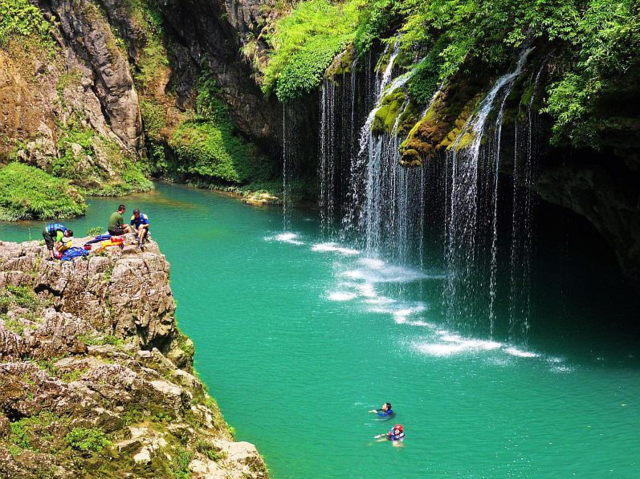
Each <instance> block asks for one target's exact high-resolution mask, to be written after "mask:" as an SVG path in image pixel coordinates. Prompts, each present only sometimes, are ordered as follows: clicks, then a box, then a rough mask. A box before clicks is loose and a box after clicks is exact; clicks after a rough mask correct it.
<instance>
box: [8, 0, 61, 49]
mask: <svg viewBox="0 0 640 479" xmlns="http://www.w3.org/2000/svg"><path fill="white" fill-rule="evenodd" d="M51 33H52V26H51V24H50V23H49V22H48V21H47V20H46V19H45V18H44V16H43V15H42V12H41V11H40V9H39V8H38V7H36V6H34V5H33V4H32V3H31V2H30V1H29V0H3V1H1V2H0V47H2V46H4V45H6V44H7V43H8V42H9V40H10V39H11V38H14V37H15V36H22V37H31V38H35V39H37V40H38V42H39V43H40V45H41V46H42V47H44V48H53V47H54V46H55V42H54V41H53V37H52V35H51Z"/></svg>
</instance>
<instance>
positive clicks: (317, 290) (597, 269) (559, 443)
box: [0, 184, 640, 479]
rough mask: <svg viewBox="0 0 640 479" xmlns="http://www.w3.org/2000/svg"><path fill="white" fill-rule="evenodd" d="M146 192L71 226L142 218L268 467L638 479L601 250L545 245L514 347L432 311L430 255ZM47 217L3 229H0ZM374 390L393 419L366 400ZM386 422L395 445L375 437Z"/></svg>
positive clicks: (235, 205)
mask: <svg viewBox="0 0 640 479" xmlns="http://www.w3.org/2000/svg"><path fill="white" fill-rule="evenodd" d="M156 186H157V191H156V192H153V193H148V194H144V195H135V196H131V197H127V198H120V199H99V198H90V200H89V201H90V207H89V209H88V212H87V216H86V217H83V218H79V219H75V220H71V221H68V222H67V224H68V225H69V226H70V227H72V228H73V229H75V230H76V236H81V235H82V234H84V233H85V232H86V231H87V230H88V229H89V228H91V227H94V226H98V225H102V226H106V223H107V220H108V216H109V214H110V213H111V212H112V211H113V210H115V207H116V205H117V204H119V203H120V202H124V203H125V204H126V205H127V207H128V213H130V212H131V210H132V209H133V208H135V207H139V208H141V209H142V211H143V212H144V213H147V214H148V215H149V217H150V220H151V224H152V227H151V233H152V236H153V238H154V239H155V240H157V241H158V242H159V243H160V246H161V248H162V251H163V252H164V253H165V254H166V256H167V258H168V259H169V261H170V262H171V265H172V269H171V285H172V288H173V292H174V294H175V297H176V299H177V301H178V310H177V318H178V321H179V324H180V327H181V328H182V330H183V331H184V332H185V333H186V334H188V335H189V336H190V337H191V338H192V339H193V341H194V342H195V345H196V351H197V352H196V367H197V369H198V371H199V373H200V375H201V377H202V379H203V380H204V381H205V382H206V383H207V384H208V385H209V386H210V389H211V393H212V395H213V396H214V397H215V398H216V399H217V400H218V402H219V404H220V406H221V408H222V411H223V413H224V415H225V417H226V419H227V420H228V421H229V423H230V424H232V425H233V426H234V427H235V429H236V431H237V437H238V439H240V440H247V441H250V442H253V443H255V444H256V445H257V446H258V448H259V450H260V452H261V453H262V454H263V455H264V457H265V459H266V461H267V464H268V466H269V468H270V471H271V473H272V475H273V477H274V478H275V479H307V478H309V479H314V478H333V477H342V478H388V477H392V476H394V477H402V478H423V477H443V476H446V477H450V476H456V477H573V476H576V477H594V478H598V477H620V478H631V477H640V360H639V359H640V351H638V341H637V335H634V334H627V332H626V331H625V330H624V327H622V326H618V324H624V320H628V319H636V320H637V315H638V312H637V309H636V306H637V304H636V305H634V304H633V299H632V298H633V297H632V295H631V294H630V293H628V292H626V290H625V288H624V286H622V284H621V280H620V277H619V275H618V273H617V272H616V270H615V267H614V266H612V265H611V264H610V262H599V261H597V260H594V259H593V257H589V256H588V255H586V254H583V253H584V251H581V252H580V253H579V254H571V252H567V246H566V245H562V244H561V245H548V247H542V248H540V250H541V252H539V253H538V256H537V257H536V258H534V259H535V265H536V268H535V270H536V273H535V274H536V276H535V277H534V278H532V282H533V283H534V289H533V293H532V294H533V296H532V304H533V307H532V315H531V319H530V332H529V335H528V341H527V342H526V344H519V343H517V342H514V343H512V342H509V340H508V339H504V338H493V339H491V338H488V337H487V335H483V334H482V333H479V334H473V335H472V334H469V333H467V335H465V334H464V333H463V332H462V331H461V330H460V328H458V327H456V326H451V325H448V324H447V323H446V322H445V321H444V319H443V314H442V302H443V299H442V291H443V284H442V283H443V278H444V277H445V275H444V273H443V271H441V270H439V267H438V266H437V261H435V260H434V261H433V264H430V261H429V259H428V258H433V257H436V258H437V257H438V256H439V255H440V251H439V250H438V251H436V250H431V251H427V253H428V254H427V255H426V257H427V260H426V261H425V262H424V266H423V269H422V270H421V269H419V268H413V267H410V266H409V267H407V266H403V267H400V266H396V265H393V264H390V263H388V262H385V261H384V260H383V259H380V258H365V257H364V254H363V253H361V252H360V251H358V250H356V249H352V247H351V246H350V245H348V244H346V245H344V244H343V245H336V244H327V243H323V242H322V241H321V240H320V226H319V222H318V219H317V218H316V217H315V216H314V215H313V214H312V213H305V212H294V213H293V214H292V217H291V228H290V231H291V233H289V234H284V235H283V234H282V214H281V212H280V211H279V210H277V209H256V208H252V207H247V206H245V205H242V204H241V203H240V202H238V201H237V200H234V199H230V198H226V197H224V196H220V195H218V194H215V193H211V192H207V191H199V190H194V189H190V188H186V187H180V186H173V185H166V184H158V185H156ZM42 227H43V224H42V223H29V222H24V223H19V224H7V223H0V239H2V240H16V241H18V240H27V239H41V235H40V231H41V230H42ZM569 249H570V248H569ZM596 256H597V255H596ZM536 285H538V286H537V287H535V286H536ZM385 401H391V402H392V403H393V406H394V409H395V410H396V412H397V415H396V417H395V418H394V419H392V420H391V421H390V422H383V421H378V420H376V419H375V417H373V415H371V414H368V412H367V411H368V410H369V409H372V408H373V407H377V406H379V405H380V404H382V403H383V402H385ZM392 423H401V424H403V425H404V427H405V430H406V434H407V435H406V440H405V441H404V443H403V444H402V447H393V446H392V445H391V444H390V443H388V442H383V443H379V442H376V441H374V440H373V436H374V435H376V434H380V433H383V432H386V431H387V430H388V429H389V428H390V426H391V425H392Z"/></svg>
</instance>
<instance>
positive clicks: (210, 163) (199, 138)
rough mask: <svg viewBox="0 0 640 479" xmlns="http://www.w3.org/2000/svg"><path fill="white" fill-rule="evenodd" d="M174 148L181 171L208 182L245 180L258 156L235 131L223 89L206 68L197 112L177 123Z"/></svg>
mask: <svg viewBox="0 0 640 479" xmlns="http://www.w3.org/2000/svg"><path fill="white" fill-rule="evenodd" d="M171 147H172V148H173V150H174V152H175V153H176V156H177V160H178V164H177V165H176V169H177V172H178V173H181V174H184V175H187V176H191V177H199V178H202V179H205V180H209V181H211V180H222V181H224V182H227V183H243V182H245V181H246V180H247V179H248V178H249V175H250V174H251V172H252V165H251V163H252V162H253V161H254V159H255V152H254V148H253V146H252V145H251V144H250V143H248V142H246V141H245V140H244V139H242V138H240V137H239V136H237V135H236V134H235V129H234V127H233V124H232V123H231V121H230V120H229V115H228V111H227V107H226V105H225V104H224V102H223V101H222V100H221V99H220V90H219V88H218V86H217V84H216V83H215V80H214V79H213V77H212V76H211V75H210V74H209V73H208V72H206V71H205V72H204V73H203V74H202V76H201V78H200V81H199V90H198V97H197V101H196V115H195V116H193V117H192V118H190V119H188V120H186V121H183V122H182V123H181V124H180V125H179V126H178V128H177V129H176V131H175V132H174V134H173V138H172V139H171Z"/></svg>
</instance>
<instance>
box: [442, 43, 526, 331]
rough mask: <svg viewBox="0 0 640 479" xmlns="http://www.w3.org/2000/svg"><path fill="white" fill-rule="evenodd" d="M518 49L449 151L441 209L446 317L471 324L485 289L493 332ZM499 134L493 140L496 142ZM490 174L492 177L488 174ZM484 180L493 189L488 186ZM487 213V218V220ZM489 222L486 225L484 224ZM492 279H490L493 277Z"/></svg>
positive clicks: (520, 61) (523, 59)
mask: <svg viewBox="0 0 640 479" xmlns="http://www.w3.org/2000/svg"><path fill="white" fill-rule="evenodd" d="M530 52H531V50H530V49H525V50H523V52H522V53H521V54H520V57H519V59H518V62H517V65H516V68H515V69H514V71H512V72H510V73H508V74H506V75H504V76H502V77H500V78H499V79H498V80H497V81H496V83H495V84H494V85H493V87H492V88H491V90H490V91H489V93H488V94H487V95H486V97H485V98H484V99H483V100H482V102H481V103H480V106H479V109H478V112H477V113H475V114H474V115H473V116H472V117H471V118H469V120H468V121H467V123H466V124H465V125H464V127H463V128H462V130H461V132H460V134H459V135H458V137H457V139H456V141H455V142H454V143H453V145H452V146H451V147H450V148H449V150H448V151H447V165H448V170H449V171H448V172H447V175H448V177H447V180H446V194H447V195H448V201H447V211H446V213H445V215H446V218H445V222H446V223H445V248H446V251H445V261H446V264H447V270H448V280H447V284H446V286H445V289H444V301H445V305H446V316H447V320H448V321H450V322H453V321H456V322H464V323H465V324H469V323H470V322H472V321H470V320H471V319H472V318H476V317H477V316H476V315H474V314H473V312H474V311H475V309H476V308H477V306H478V304H477V303H478V302H479V300H480V298H481V297H482V295H483V292H485V291H487V290H488V291H489V296H490V299H489V304H490V305H489V307H488V308H489V310H490V312H489V314H488V316H489V317H490V329H491V332H493V319H494V303H495V294H496V284H495V277H496V274H497V263H496V261H497V234H498V232H497V228H498V223H497V221H498V220H497V213H498V206H497V201H498V198H497V191H498V167H499V156H500V141H499V137H500V134H501V124H502V112H503V108H504V102H505V100H506V98H507V97H508V95H509V93H510V91H511V87H512V86H513V83H514V81H515V79H516V78H517V77H518V75H520V73H522V70H523V68H524V65H525V62H526V59H527V56H528V55H529V53H530ZM497 98H500V99H501V100H500V112H499V113H498V115H497V117H496V123H495V130H494V131H495V136H494V141H493V142H492V141H490V142H489V145H488V148H482V140H483V137H484V136H485V132H486V130H487V119H488V117H489V114H490V113H491V111H492V109H493V107H494V103H495V102H496V99H497ZM496 138H497V141H496ZM491 176H493V178H491ZM487 179H490V180H492V181H490V182H489V183H490V184H491V185H492V186H493V188H487V181H486V180H487ZM479 213H480V214H482V213H488V214H489V215H490V218H491V221H489V222H487V221H486V214H485V215H482V216H480V217H479ZM487 225H490V226H487ZM487 228H489V229H490V237H491V242H490V245H491V246H490V247H489V248H488V249H489V251H487V248H485V244H484V243H485V242H484V241H483V232H484V231H485V230H486V229H487ZM486 256H489V258H490V259H489V263H490V269H492V270H493V271H492V272H490V278H489V281H488V284H487V281H486V279H485V278H484V276H481V275H479V274H478V273H479V272H481V270H480V265H481V264H482V263H483V260H484V258H485V257H486ZM492 278H493V279H492Z"/></svg>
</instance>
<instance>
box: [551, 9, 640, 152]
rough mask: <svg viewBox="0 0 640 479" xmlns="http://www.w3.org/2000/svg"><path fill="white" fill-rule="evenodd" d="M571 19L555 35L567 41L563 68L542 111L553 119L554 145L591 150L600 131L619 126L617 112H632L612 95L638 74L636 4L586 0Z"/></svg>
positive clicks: (630, 86)
mask: <svg viewBox="0 0 640 479" xmlns="http://www.w3.org/2000/svg"><path fill="white" fill-rule="evenodd" d="M573 19H574V21H575V22H576V23H575V26H574V27H573V28H571V29H566V30H561V31H559V32H558V33H557V35H558V36H562V37H563V38H564V39H566V40H567V42H568V43H569V45H570V49H569V51H570V52H571V54H570V55H569V57H570V61H568V62H567V63H568V65H569V68H567V70H566V71H565V72H564V73H563V74H562V75H561V76H560V78H559V79H557V80H556V81H555V82H554V83H553V84H552V85H551V87H550V88H549V98H548V104H547V108H546V110H545V111H546V112H548V113H550V114H551V115H552V116H553V117H554V118H555V119H556V122H555V125H554V127H553V133H554V136H553V138H552V141H553V142H554V143H556V144H559V143H562V142H565V141H568V142H570V143H572V144H573V145H575V146H591V147H595V148H597V147H598V145H599V144H600V142H601V138H600V136H601V135H600V133H601V131H602V130H604V129H605V128H607V127H614V126H620V125H616V122H617V121H619V120H617V119H616V117H617V116H618V115H622V114H624V113H627V114H628V115H629V116H630V117H635V116H636V115H637V112H635V111H626V112H625V110H626V108H625V105H623V104H622V102H621V101H620V99H619V98H616V97H619V96H621V94H624V92H625V90H628V89H631V90H633V89H635V88H637V87H636V85H637V82H638V80H639V78H640V72H639V71H638V70H639V64H640V57H639V54H638V51H639V50H638V49H639V48H640V5H639V4H638V3H637V2H635V1H633V0H621V1H618V2H614V3H611V2H608V1H605V0H591V1H590V2H588V7H587V8H586V9H585V10H584V11H580V12H579V16H578V12H575V14H574V16H573ZM565 55H566V54H565ZM607 103H610V104H609V105H607ZM618 104H619V105H620V108H619V109H617V107H616V105H618ZM607 115H608V116H609V117H607Z"/></svg>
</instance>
